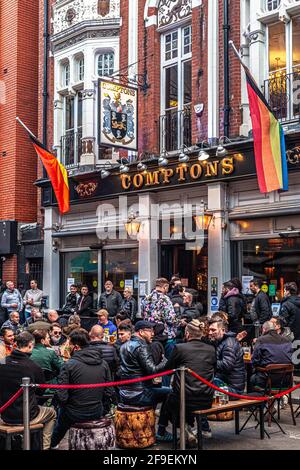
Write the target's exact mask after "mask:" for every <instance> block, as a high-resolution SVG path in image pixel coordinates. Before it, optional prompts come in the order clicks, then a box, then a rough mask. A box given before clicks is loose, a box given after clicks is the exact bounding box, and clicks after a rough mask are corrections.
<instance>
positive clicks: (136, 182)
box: [132, 173, 144, 188]
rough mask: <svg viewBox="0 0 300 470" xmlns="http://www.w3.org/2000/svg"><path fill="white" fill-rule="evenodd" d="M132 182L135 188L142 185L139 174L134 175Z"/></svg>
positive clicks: (142, 179)
mask: <svg viewBox="0 0 300 470" xmlns="http://www.w3.org/2000/svg"><path fill="white" fill-rule="evenodd" d="M132 182H133V186H134V187H135V188H141V187H142V186H143V184H144V177H143V175H141V174H140V173H137V174H136V175H134V177H133V180H132Z"/></svg>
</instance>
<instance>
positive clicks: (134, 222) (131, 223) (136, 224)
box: [124, 213, 141, 237]
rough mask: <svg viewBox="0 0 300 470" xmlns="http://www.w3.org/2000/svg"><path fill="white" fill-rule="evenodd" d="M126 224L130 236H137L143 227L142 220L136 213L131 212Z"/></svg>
mask: <svg viewBox="0 0 300 470" xmlns="http://www.w3.org/2000/svg"><path fill="white" fill-rule="evenodd" d="M124 225H125V229H126V232H127V234H128V235H129V236H130V237H137V235H138V233H139V231H140V228H141V222H140V221H139V220H138V219H137V215H136V214H133V213H131V214H130V216H129V217H128V220H127V222H125V224H124Z"/></svg>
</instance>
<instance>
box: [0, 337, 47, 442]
mask: <svg viewBox="0 0 300 470" xmlns="http://www.w3.org/2000/svg"><path fill="white" fill-rule="evenodd" d="M33 341H34V340H33V336H32V335H31V334H30V333H28V332H27V331H24V332H23V333H21V334H20V335H18V336H17V338H16V343H17V348H16V349H15V350H14V351H13V352H12V354H11V355H10V356H9V357H7V358H6V363H5V364H2V365H0V406H1V405H3V404H4V403H6V402H7V401H8V400H9V399H10V398H11V397H12V396H13V395H14V394H15V393H16V392H17V391H18V390H19V388H20V384H21V383H22V378H23V377H29V378H30V382H31V383H33V384H43V383H45V377H44V374H43V371H42V369H41V368H40V367H39V366H38V365H37V364H35V363H34V362H33V361H32V360H31V359H29V357H30V354H31V352H32V350H33ZM42 393H43V391H41V390H39V389H35V388H32V387H31V388H30V389H29V413H30V424H40V423H42V424H44V428H43V448H44V450H47V449H49V447H50V439H51V434H52V429H53V426H54V422H55V417H56V413H55V411H54V409H53V408H49V407H43V406H38V404H37V399H36V394H39V395H42ZM1 417H2V419H3V421H4V422H5V423H6V424H9V425H16V426H17V425H23V397H22V396H20V397H19V398H17V400H16V401H14V402H13V403H12V404H11V405H10V406H9V407H8V408H7V409H6V410H5V411H4V412H3V413H2V415H1Z"/></svg>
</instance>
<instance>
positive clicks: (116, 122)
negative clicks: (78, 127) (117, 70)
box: [99, 80, 138, 150]
mask: <svg viewBox="0 0 300 470" xmlns="http://www.w3.org/2000/svg"><path fill="white" fill-rule="evenodd" d="M99 87H100V93H99V96H100V103H99V111H100V119H99V123H100V125H99V142H100V144H101V145H108V146H113V147H122V148H125V149H128V150H137V127H138V124H137V94H138V91H137V89H136V88H132V87H128V86H127V85H121V84H120V83H114V82H109V81H106V80H100V81H99Z"/></svg>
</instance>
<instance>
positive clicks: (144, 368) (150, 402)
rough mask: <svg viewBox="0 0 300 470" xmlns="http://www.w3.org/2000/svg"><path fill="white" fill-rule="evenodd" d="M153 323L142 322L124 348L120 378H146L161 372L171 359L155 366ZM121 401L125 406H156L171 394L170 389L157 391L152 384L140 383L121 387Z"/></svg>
mask: <svg viewBox="0 0 300 470" xmlns="http://www.w3.org/2000/svg"><path fill="white" fill-rule="evenodd" d="M153 326H154V325H153V323H150V322H148V321H144V320H142V321H138V322H137V323H136V325H135V327H134V329H135V335H134V336H132V338H131V339H130V340H129V341H127V342H126V343H125V344H123V345H122V346H121V349H120V361H121V365H120V376H121V380H128V379H135V378H139V377H146V376H147V375H152V374H158V373H159V372H161V371H162V370H163V369H164V367H165V365H166V363H167V359H166V358H163V359H162V361H161V362H160V363H159V364H158V365H155V362H154V360H153V356H152V353H151V349H150V347H149V344H150V343H151V341H152V339H153V336H154V331H153ZM119 391H120V400H121V402H122V403H123V404H125V405H136V406H154V407H155V406H156V404H157V403H158V402H159V401H162V400H163V399H164V398H165V396H166V394H167V393H168V392H169V389H168V387H160V388H155V387H153V386H152V382H150V383H149V382H138V383H135V384H130V385H122V386H121V387H120V390H119Z"/></svg>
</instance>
